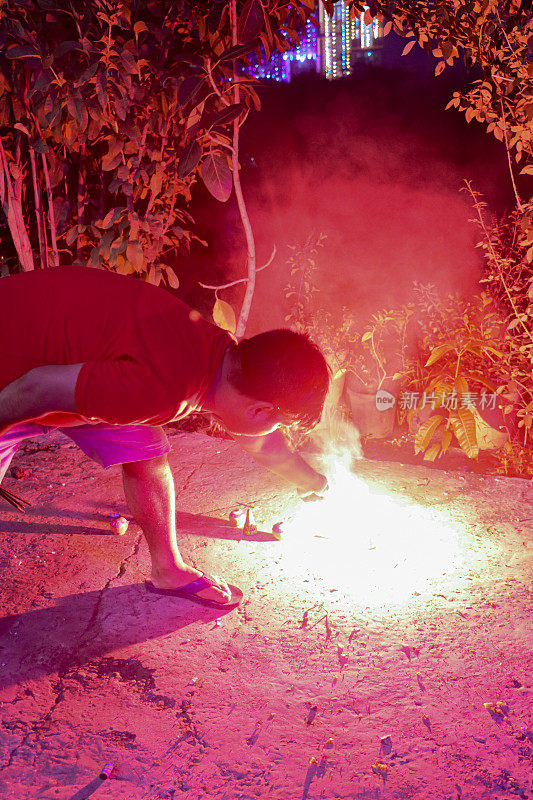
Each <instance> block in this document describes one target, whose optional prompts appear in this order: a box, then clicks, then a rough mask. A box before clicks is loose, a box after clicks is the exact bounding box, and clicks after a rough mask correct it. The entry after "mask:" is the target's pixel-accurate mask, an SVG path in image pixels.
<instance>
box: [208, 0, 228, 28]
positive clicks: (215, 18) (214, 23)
mask: <svg viewBox="0 0 533 800" xmlns="http://www.w3.org/2000/svg"><path fill="white" fill-rule="evenodd" d="M225 8H226V5H225V0H215V5H214V6H213V8H212V9H211V11H210V12H209V15H208V17H207V29H208V31H209V33H210V34H211V35H213V34H214V33H216V32H217V30H218V26H219V25H220V22H221V19H222V14H223V12H224V9H225Z"/></svg>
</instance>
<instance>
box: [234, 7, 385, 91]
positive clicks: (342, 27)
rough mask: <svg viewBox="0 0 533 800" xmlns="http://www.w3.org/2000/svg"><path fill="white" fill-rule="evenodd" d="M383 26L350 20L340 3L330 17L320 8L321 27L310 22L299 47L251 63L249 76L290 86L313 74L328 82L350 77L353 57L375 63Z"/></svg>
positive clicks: (356, 19)
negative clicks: (302, 75) (305, 74)
mask: <svg viewBox="0 0 533 800" xmlns="http://www.w3.org/2000/svg"><path fill="white" fill-rule="evenodd" d="M382 37H383V29H382V24H381V22H379V21H378V20H373V21H372V22H371V23H370V24H369V25H367V24H366V23H365V21H364V13H363V14H361V15H356V16H355V17H351V15H350V12H349V9H348V8H347V7H346V6H345V5H344V3H343V2H342V0H341V2H337V3H336V4H335V6H334V9H333V15H332V16H331V17H329V16H328V15H327V14H326V13H325V11H324V9H323V8H322V7H320V11H319V18H318V27H317V26H316V25H315V24H314V23H313V22H311V20H308V21H307V24H306V26H305V29H304V30H303V31H302V32H301V33H300V44H299V45H298V47H293V48H291V49H290V50H288V51H287V52H286V53H278V52H276V53H273V54H272V56H271V57H270V58H269V59H266V58H264V57H263V58H262V59H261V60H258V59H256V58H254V57H251V59H250V62H251V63H250V66H249V67H248V68H247V69H246V72H248V73H249V74H251V75H253V76H254V77H255V78H266V79H270V80H275V81H285V82H288V81H290V80H291V78H293V77H294V76H295V75H296V74H299V73H301V72H305V71H314V72H317V73H318V74H321V75H324V76H325V77H326V78H327V79H328V80H335V79H337V78H342V77H345V76H347V75H350V74H351V72H352V69H353V60H354V56H355V58H356V60H357V59H358V58H361V57H362V58H364V59H365V60H367V59H372V58H373V57H375V55H376V51H377V50H379V48H380V45H381V39H382Z"/></svg>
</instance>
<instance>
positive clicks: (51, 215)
mask: <svg viewBox="0 0 533 800" xmlns="http://www.w3.org/2000/svg"><path fill="white" fill-rule="evenodd" d="M41 158H42V160H43V172H44V182H45V184H46V197H47V199H48V225H49V226H50V239H51V240H52V254H53V257H54V267H58V266H59V251H58V249H57V235H56V215H55V212H54V200H53V197H52V186H51V183H50V173H49V172H48V162H47V160H46V153H41Z"/></svg>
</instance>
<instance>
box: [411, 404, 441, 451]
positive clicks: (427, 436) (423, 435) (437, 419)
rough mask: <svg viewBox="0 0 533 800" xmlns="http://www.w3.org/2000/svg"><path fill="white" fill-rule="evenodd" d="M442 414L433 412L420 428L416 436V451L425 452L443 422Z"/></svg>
mask: <svg viewBox="0 0 533 800" xmlns="http://www.w3.org/2000/svg"><path fill="white" fill-rule="evenodd" d="M442 420H443V416H442V414H432V416H431V417H430V418H429V419H428V420H426V421H425V422H424V423H423V424H422V425H421V426H420V428H419V429H418V431H417V432H416V436H415V453H420V452H423V451H424V450H425V449H426V448H427V446H428V445H429V443H430V441H431V439H432V438H433V434H434V433H435V431H436V430H437V428H438V427H439V425H440V424H441V423H442Z"/></svg>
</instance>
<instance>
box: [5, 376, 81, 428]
mask: <svg viewBox="0 0 533 800" xmlns="http://www.w3.org/2000/svg"><path fill="white" fill-rule="evenodd" d="M82 366H83V364H51V365H48V366H44V367H35V369H31V370H30V371H29V372H26V373H25V374H24V375H21V377H20V378H17V379H16V380H14V381H13V382H12V383H9V384H8V385H7V386H5V387H4V388H3V389H2V391H1V392H0V431H1V430H2V429H4V428H7V427H10V426H11V425H15V424H16V423H17V422H24V421H25V420H32V419H38V418H39V417H42V416H43V415H44V414H48V413H51V412H54V411H58V412H63V413H68V414H74V413H76V406H75V401H74V392H75V389H76V381H77V380H78V375H79V373H80V370H81V368H82Z"/></svg>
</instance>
